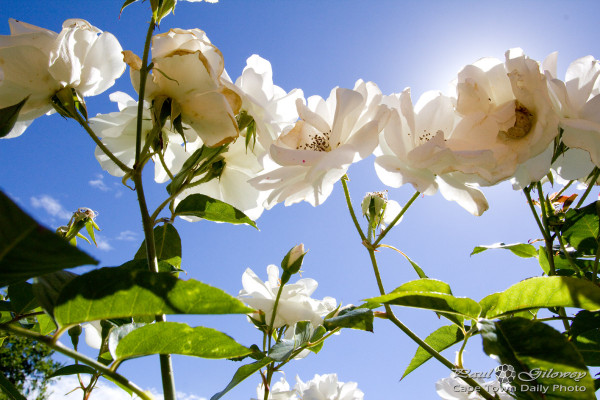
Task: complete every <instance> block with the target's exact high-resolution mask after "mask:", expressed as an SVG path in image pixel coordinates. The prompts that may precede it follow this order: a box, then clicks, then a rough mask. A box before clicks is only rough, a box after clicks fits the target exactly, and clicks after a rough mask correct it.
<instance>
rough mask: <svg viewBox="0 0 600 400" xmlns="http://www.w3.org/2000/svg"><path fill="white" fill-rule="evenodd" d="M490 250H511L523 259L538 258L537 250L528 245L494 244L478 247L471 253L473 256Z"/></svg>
mask: <svg viewBox="0 0 600 400" xmlns="http://www.w3.org/2000/svg"><path fill="white" fill-rule="evenodd" d="M490 249H506V250H510V251H511V252H512V253H513V254H515V255H517V256H519V257H523V258H533V257H537V256H538V251H537V249H536V248H535V247H534V246H533V245H531V244H528V243H513V244H505V243H494V244H491V245H489V246H477V247H475V248H474V249H473V251H472V252H471V255H473V254H479V253H481V252H483V251H486V250H490Z"/></svg>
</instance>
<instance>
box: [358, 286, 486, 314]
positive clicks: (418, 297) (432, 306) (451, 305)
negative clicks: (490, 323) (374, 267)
mask: <svg viewBox="0 0 600 400" xmlns="http://www.w3.org/2000/svg"><path fill="white" fill-rule="evenodd" d="M449 293H451V291H450V286H448V284H447V283H444V282H441V281H437V280H435V279H418V280H416V281H411V282H407V283H405V284H404V285H402V286H400V287H398V288H397V289H395V290H394V291H393V292H391V293H389V294H386V295H383V296H379V297H373V298H370V299H367V300H366V301H368V302H375V303H385V304H393V305H398V306H405V307H416V308H425V309H427V310H432V311H437V312H443V313H450V314H458V315H462V316H465V317H468V318H477V317H478V316H479V313H480V312H481V306H480V305H479V304H478V303H477V302H476V301H475V300H472V299H469V298H467V297H454V296H452V295H451V294H449Z"/></svg>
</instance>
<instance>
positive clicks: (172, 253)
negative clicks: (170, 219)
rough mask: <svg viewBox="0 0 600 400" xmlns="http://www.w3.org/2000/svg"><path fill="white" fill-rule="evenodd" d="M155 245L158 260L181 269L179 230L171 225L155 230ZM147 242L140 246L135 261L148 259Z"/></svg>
mask: <svg viewBox="0 0 600 400" xmlns="http://www.w3.org/2000/svg"><path fill="white" fill-rule="evenodd" d="M154 244H155V248H156V258H157V259H158V260H159V261H166V262H168V263H169V264H171V265H174V266H175V267H177V268H180V267H181V237H180V236H179V233H178V232H177V229H175V227H174V226H173V225H171V224H165V225H161V226H157V227H156V228H154ZM146 257H147V256H146V241H145V240H144V241H143V242H142V244H141V245H140V248H139V249H138V251H137V253H135V257H134V259H135V260H139V259H146Z"/></svg>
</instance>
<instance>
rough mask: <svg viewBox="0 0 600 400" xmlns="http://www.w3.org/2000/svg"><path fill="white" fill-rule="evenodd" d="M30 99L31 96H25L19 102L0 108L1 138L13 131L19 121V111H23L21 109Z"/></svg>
mask: <svg viewBox="0 0 600 400" xmlns="http://www.w3.org/2000/svg"><path fill="white" fill-rule="evenodd" d="M28 99H29V96H27V97H25V98H24V99H23V100H21V101H20V102H18V103H17V104H14V105H12V106H8V107H5V108H0V138H3V137H5V136H6V135H8V134H9V133H10V131H12V129H13V128H14V126H15V124H16V123H17V120H18V119H19V112H21V109H22V108H23V106H24V105H25V103H26V102H27V100H28Z"/></svg>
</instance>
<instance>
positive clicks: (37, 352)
mask: <svg viewBox="0 0 600 400" xmlns="http://www.w3.org/2000/svg"><path fill="white" fill-rule="evenodd" d="M52 353H53V352H52V350H50V348H48V347H46V346H44V345H42V344H40V343H38V342H36V341H34V340H31V339H27V338H23V337H18V336H8V337H7V338H5V339H4V342H3V343H2V347H0V374H2V375H3V376H4V377H6V378H7V379H8V380H9V381H10V382H11V383H12V384H14V385H15V386H16V387H17V388H18V389H19V391H21V393H23V394H24V395H25V396H26V397H27V398H28V399H34V398H35V400H44V399H47V398H48V394H47V393H46V386H47V385H48V379H49V377H50V375H52V374H53V373H54V372H55V371H57V370H58V369H59V368H60V367H61V365H60V364H59V363H57V362H55V361H54V360H52V359H51V358H50V356H51V355H52ZM36 392H37V393H38V395H37V397H31V396H33V395H34V393H36ZM6 399H9V397H8V396H7V395H6V394H4V393H3V392H2V391H0V400H6Z"/></svg>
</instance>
